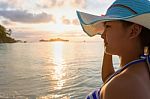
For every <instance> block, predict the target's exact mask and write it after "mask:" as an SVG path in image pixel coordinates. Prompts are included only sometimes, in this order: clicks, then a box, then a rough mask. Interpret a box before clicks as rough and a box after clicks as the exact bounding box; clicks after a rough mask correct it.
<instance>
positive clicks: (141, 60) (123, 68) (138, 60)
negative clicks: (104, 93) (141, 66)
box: [102, 56, 150, 86]
mask: <svg viewBox="0 0 150 99" xmlns="http://www.w3.org/2000/svg"><path fill="white" fill-rule="evenodd" d="M145 60H146V57H145V56H143V57H140V59H137V60H134V61H131V62H129V63H128V64H126V65H125V66H123V67H122V68H121V69H119V70H117V71H116V72H115V73H114V74H112V75H111V76H110V77H109V78H108V79H107V80H106V82H105V83H104V84H106V83H107V82H108V81H109V80H111V79H112V78H113V77H114V76H116V75H117V74H119V73H121V72H122V71H123V70H125V69H126V68H128V67H129V66H131V65H132V64H136V63H139V62H143V61H145ZM149 66H150V64H149ZM149 69H150V68H149ZM104 84H103V85H104ZM103 85H102V86H103Z"/></svg>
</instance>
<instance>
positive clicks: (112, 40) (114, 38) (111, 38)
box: [107, 30, 126, 48]
mask: <svg viewBox="0 0 150 99" xmlns="http://www.w3.org/2000/svg"><path fill="white" fill-rule="evenodd" d="M107 42H108V43H109V44H110V45H112V46H114V47H117V48H118V47H120V46H123V44H124V42H126V37H125V35H124V33H123V32H120V31H117V30H115V31H112V32H111V33H109V34H107Z"/></svg>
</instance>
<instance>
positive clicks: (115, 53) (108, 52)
mask: <svg viewBox="0 0 150 99" xmlns="http://www.w3.org/2000/svg"><path fill="white" fill-rule="evenodd" d="M105 53H107V54H109V55H118V53H117V52H116V51H113V50H110V49H108V48H105Z"/></svg>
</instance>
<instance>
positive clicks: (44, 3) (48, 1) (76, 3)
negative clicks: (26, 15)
mask: <svg viewBox="0 0 150 99" xmlns="http://www.w3.org/2000/svg"><path fill="white" fill-rule="evenodd" d="M85 4H86V0H66V1H65V0H39V1H38V2H37V3H36V5H37V7H41V8H53V7H58V8H60V7H73V8H74V7H81V8H82V7H85Z"/></svg>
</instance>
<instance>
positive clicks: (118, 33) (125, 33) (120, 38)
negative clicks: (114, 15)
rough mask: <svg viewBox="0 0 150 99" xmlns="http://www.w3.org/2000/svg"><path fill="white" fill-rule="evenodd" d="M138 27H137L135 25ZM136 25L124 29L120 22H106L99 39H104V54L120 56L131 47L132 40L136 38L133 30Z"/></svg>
mask: <svg viewBox="0 0 150 99" xmlns="http://www.w3.org/2000/svg"><path fill="white" fill-rule="evenodd" d="M137 26H138V25H137ZM137 26H136V25H131V26H129V27H128V28H127V27H124V25H123V23H122V22H121V21H108V22H105V23H104V32H103V33H102V35H101V38H103V39H104V45H105V52H106V53H108V54H112V55H121V54H122V53H123V52H124V51H126V50H128V49H129V48H130V46H132V43H131V42H132V40H133V38H134V37H136V36H137V34H136V33H134V32H136V31H134V29H136V28H137Z"/></svg>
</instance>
